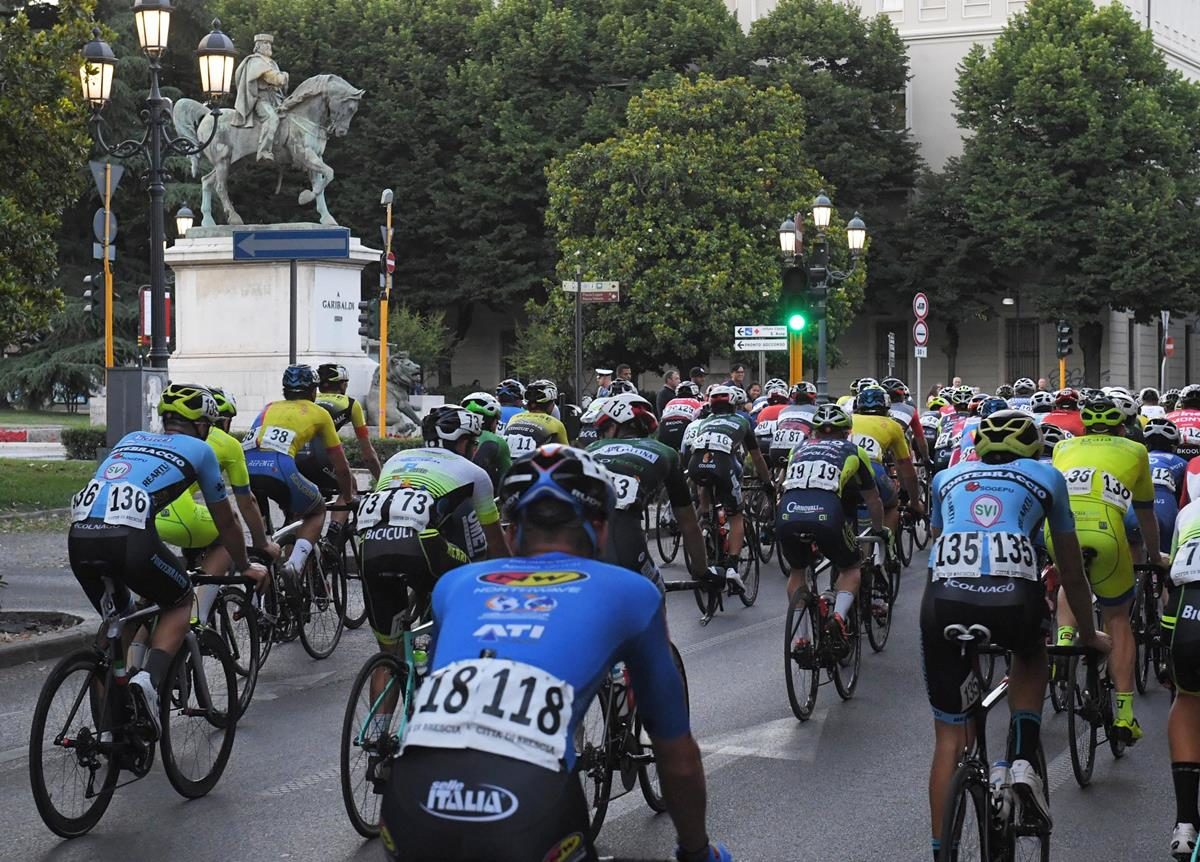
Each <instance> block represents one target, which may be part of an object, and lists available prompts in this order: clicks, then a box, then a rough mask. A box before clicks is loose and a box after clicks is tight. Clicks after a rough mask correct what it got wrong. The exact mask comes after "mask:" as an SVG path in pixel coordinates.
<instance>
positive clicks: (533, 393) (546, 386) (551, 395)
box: [525, 380, 558, 404]
mask: <svg viewBox="0 0 1200 862" xmlns="http://www.w3.org/2000/svg"><path fill="white" fill-rule="evenodd" d="M557 400H558V387H557V386H555V385H554V381H553V380H535V381H533V382H532V383H530V384H529V385H528V386H527V387H525V403H526V404H553V403H554V402H555V401H557Z"/></svg>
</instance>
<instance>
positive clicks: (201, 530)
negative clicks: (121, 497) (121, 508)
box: [154, 425, 250, 549]
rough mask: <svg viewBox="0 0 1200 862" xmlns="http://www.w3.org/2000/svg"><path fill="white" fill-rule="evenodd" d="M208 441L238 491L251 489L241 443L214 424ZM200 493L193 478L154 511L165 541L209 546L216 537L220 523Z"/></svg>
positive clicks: (179, 544) (223, 471) (157, 526)
mask: <svg viewBox="0 0 1200 862" xmlns="http://www.w3.org/2000/svg"><path fill="white" fill-rule="evenodd" d="M204 442H205V444H206V445H208V447H209V448H210V449H212V450H213V454H214V455H215V456H216V459H217V466H218V468H219V469H220V470H221V472H222V473H223V474H224V475H225V477H226V478H227V479H228V482H229V487H230V488H231V489H232V490H233V492H234V493H235V494H243V493H245V494H248V493H250V474H249V473H248V472H247V470H246V456H245V454H244V453H243V451H242V444H241V443H240V442H239V441H238V440H237V438H236V437H233V436H231V435H229V434H226V433H225V432H224V431H222V430H221V429H220V428H218V427H216V426H215V425H214V426H213V427H212V428H210V429H209V431H208V437H207V438H206V439H205V441H204ZM199 493H201V489H200V485H199V482H193V483H192V484H191V485H189V486H188V488H187V490H185V491H184V492H183V493H182V494H180V495H179V496H178V497H176V498H175V499H174V500H172V501H171V502H170V503H169V504H168V505H166V506H164V507H163V508H161V509H160V510H159V511H158V513H157V514H156V515H155V518H154V520H155V526H156V528H157V529H158V534H159V536H160V537H162V539H163V541H165V542H168V543H170V544H172V545H178V546H179V547H181V548H185V549H189V548H207V547H208V546H209V545H211V544H212V543H213V542H215V541H216V540H217V527H216V525H215V524H214V523H213V519H212V515H211V514H210V513H209V511H208V508H207V507H206V506H203V505H200V504H198V503H197V502H196V500H195V496H194V495H196V494H199Z"/></svg>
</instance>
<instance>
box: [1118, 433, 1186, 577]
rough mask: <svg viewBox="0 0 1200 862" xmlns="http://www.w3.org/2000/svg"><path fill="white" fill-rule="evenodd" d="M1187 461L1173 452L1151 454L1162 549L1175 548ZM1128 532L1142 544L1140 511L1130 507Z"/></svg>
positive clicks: (1164, 550)
mask: <svg viewBox="0 0 1200 862" xmlns="http://www.w3.org/2000/svg"><path fill="white" fill-rule="evenodd" d="M1186 470H1187V462H1186V461H1184V460H1183V459H1182V458H1180V457H1179V456H1178V455H1176V454H1174V453H1173V452H1157V451H1156V452H1151V453H1150V475H1151V478H1152V479H1153V481H1154V517H1155V518H1156V519H1157V520H1158V539H1159V546H1160V547H1159V550H1161V551H1162V552H1163V553H1164V554H1165V553H1167V552H1168V551H1169V550H1170V549H1171V534H1172V533H1173V532H1174V531H1175V518H1176V517H1177V516H1178V515H1179V498H1180V494H1181V493H1182V491H1183V489H1184V473H1185V472H1186ZM1125 532H1126V535H1128V536H1129V540H1130V542H1141V541H1142V534H1141V525H1140V524H1139V523H1138V520H1137V510H1135V509H1134V508H1133V507H1132V506H1130V508H1129V510H1128V511H1127V512H1126V513H1125Z"/></svg>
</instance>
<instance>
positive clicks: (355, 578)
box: [342, 533, 367, 629]
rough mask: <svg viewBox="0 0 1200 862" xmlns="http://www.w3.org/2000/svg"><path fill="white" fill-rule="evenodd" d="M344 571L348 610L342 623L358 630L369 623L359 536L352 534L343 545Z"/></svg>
mask: <svg viewBox="0 0 1200 862" xmlns="http://www.w3.org/2000/svg"><path fill="white" fill-rule="evenodd" d="M342 571H343V572H345V574H346V580H345V584H346V610H345V612H344V613H343V614H342V623H343V624H344V625H345V626H346V628H348V629H356V628H358V627H359V626H361V625H362V624H363V623H364V622H366V621H367V603H366V600H365V599H364V598H363V583H362V546H361V545H360V544H359V541H358V534H357V533H351V534H350V535H349V536H348V537H347V538H346V541H345V542H344V543H343V544H342Z"/></svg>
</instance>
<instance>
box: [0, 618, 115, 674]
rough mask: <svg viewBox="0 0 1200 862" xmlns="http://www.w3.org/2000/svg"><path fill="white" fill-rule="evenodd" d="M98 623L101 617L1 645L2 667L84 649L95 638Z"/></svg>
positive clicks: (0, 662) (0, 660) (42, 659)
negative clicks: (52, 632) (58, 630)
mask: <svg viewBox="0 0 1200 862" xmlns="http://www.w3.org/2000/svg"><path fill="white" fill-rule="evenodd" d="M98 623H99V619H85V620H84V621H83V622H81V623H80V624H79V625H77V626H74V627H72V628H69V629H66V630H65V631H61V632H55V633H54V634H49V635H43V636H42V637H36V638H30V639H29V640H24V641H17V642H15V643H10V644H4V645H0V668H9V667H15V666H16V665H19V664H25V663H26V662H35V661H45V660H46V659H52V658H61V657H62V656H64V655H66V654H67V653H69V652H74V651H75V650H77V649H82V648H83V647H86V646H88V645H89V644H91V643H92V642H93V641H94V640H95V637H96V626H97V624H98Z"/></svg>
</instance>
